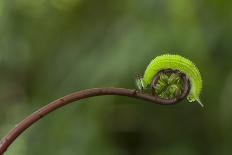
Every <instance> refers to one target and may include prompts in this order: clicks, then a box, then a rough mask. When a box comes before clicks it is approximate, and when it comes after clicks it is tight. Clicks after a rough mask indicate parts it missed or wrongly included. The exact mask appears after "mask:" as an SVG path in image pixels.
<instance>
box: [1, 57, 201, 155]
mask: <svg viewBox="0 0 232 155" xmlns="http://www.w3.org/2000/svg"><path fill="white" fill-rule="evenodd" d="M136 85H137V88H138V90H131V89H125V88H112V87H109V88H92V89H86V90H82V91H78V92H75V93H72V94H69V95H66V96H64V97H62V98H60V99H57V100H55V101H53V102H51V103H49V104H47V105H46V106H44V107H42V108H40V109H39V110H37V111H35V112H33V113H32V114H31V115H29V116H28V117H26V118H25V119H23V120H22V121H21V122H19V123H18V124H17V125H16V126H15V128H13V129H12V130H11V131H10V132H9V133H7V134H6V136H5V137H3V138H2V140H1V142H0V155H2V154H3V153H4V152H5V151H6V150H7V148H8V147H9V146H10V145H11V144H12V143H13V142H14V140H15V139H16V138H17V137H18V136H19V135H20V134H22V133H23V132H24V131H25V130H26V129H27V128H29V127H30V126H31V125H32V124H34V123H35V122H37V121H38V120H39V119H41V118H43V117H44V116H46V115H47V114H49V113H51V112H53V111H54V110H56V109H58V108H60V107H63V106H64V105H66V104H69V103H71V102H74V101H78V100H81V99H86V98H89V97H94V96H103V95H118V96H127V97H131V98H136V99H142V100H146V101H150V102H153V103H155V104H160V105H174V104H176V103H177V102H179V101H180V100H183V99H184V98H185V97H187V99H188V100H189V101H190V102H192V101H195V100H196V101H198V102H199V103H200V104H201V102H200V99H199V95H200V91H201V88H202V80H201V76H200V72H199V71H198V69H197V68H196V67H195V65H193V63H192V62H191V61H190V60H187V59H185V58H183V57H181V56H177V55H163V56H159V57H157V58H155V59H154V60H152V62H151V63H150V64H149V65H148V67H147V69H146V71H145V73H144V76H143V77H141V76H139V75H138V76H137V77H136Z"/></svg>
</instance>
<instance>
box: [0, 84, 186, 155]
mask: <svg viewBox="0 0 232 155" xmlns="http://www.w3.org/2000/svg"><path fill="white" fill-rule="evenodd" d="M103 95H119V96H128V97H131V98H137V99H142V100H146V101H150V102H153V103H156V104H161V105H172V104H175V103H177V102H178V101H179V100H182V99H183V98H178V99H177V98H175V99H172V100H165V99H161V98H158V97H155V96H151V95H148V94H144V93H141V92H137V91H136V90H131V89H125V88H93V89H86V90H82V91H78V92H75V93H72V94H69V95H67V96H64V97H62V98H60V99H57V100H55V101H53V102H51V103H49V104H47V105H45V106H44V107H42V108H41V109H39V110H37V111H35V112H34V113H32V114H31V115H29V116H28V117H26V118H25V119H24V120H22V121H21V122H20V123H18V124H17V125H16V126H15V128H13V129H12V130H11V131H10V132H9V133H8V134H7V135H6V136H5V137H4V138H2V140H1V142H0V155H2V154H3V153H4V152H5V151H6V150H7V148H8V147H9V146H10V145H11V144H12V143H13V142H14V140H15V139H16V138H17V137H18V136H19V135H20V134H22V133H23V132H24V131H25V130H26V129H27V128H29V127H30V126H31V125H32V124H34V123H35V122H37V121H38V120H39V119H41V118H42V117H44V116H46V115H47V114H49V113H50V112H52V111H54V110H56V109H58V108H60V107H62V106H64V105H66V104H68V103H71V102H74V101H78V100H81V99H85V98H89V97H94V96H103ZM186 95H187V94H186ZM186 95H185V96H186Z"/></svg>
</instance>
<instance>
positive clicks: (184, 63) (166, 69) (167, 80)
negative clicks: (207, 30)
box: [137, 54, 203, 106]
mask: <svg viewBox="0 0 232 155" xmlns="http://www.w3.org/2000/svg"><path fill="white" fill-rule="evenodd" d="M185 79H187V80H188V83H187V84H189V86H188V94H187V100H188V101H189V102H194V101H197V102H198V103H200V105H201V106H203V104H202V103H201V101H200V93H201V90H202V77H201V74H200V72H199V70H198V68H197V67H196V66H195V65H194V63H193V62H192V61H190V60H188V59H186V58H184V57H182V56H180V55H171V54H165V55H161V56H158V57H156V58H154V59H153V60H152V61H151V62H150V64H149V65H148V66H147V68H146V70H145V73H144V75H143V78H140V79H139V80H137V83H138V84H137V85H140V88H139V89H150V88H151V91H152V94H153V95H155V96H158V97H160V98H162V99H173V98H179V97H180V96H183V92H186V91H187V90H186V86H185V84H184V83H186V80H185Z"/></svg>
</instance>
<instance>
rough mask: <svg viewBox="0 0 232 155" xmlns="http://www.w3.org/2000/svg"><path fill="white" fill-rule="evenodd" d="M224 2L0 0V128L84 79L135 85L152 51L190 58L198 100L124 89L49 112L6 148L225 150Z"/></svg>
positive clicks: (162, 153)
mask: <svg viewBox="0 0 232 155" xmlns="http://www.w3.org/2000/svg"><path fill="white" fill-rule="evenodd" d="M231 6H232V1H230V0H201V1H195V0H0V107H1V108H0V136H1V137H3V136H4V135H5V134H6V133H7V132H8V130H9V129H11V128H12V127H14V125H15V124H16V123H17V122H19V121H20V120H22V119H23V118H24V117H25V116H27V115H28V114H30V113H32V112H33V111H35V110H36V109H38V108H39V107H41V106H43V105H45V104H47V103H49V102H50V101H52V100H54V99H56V98H59V97H61V96H64V95H66V94H68V93H71V92H74V91H78V90H82V89H86V88H92V87H107V86H115V87H125V88H135V86H134V74H135V73H136V72H140V73H143V72H144V70H145V68H146V66H147V65H148V63H149V62H150V60H151V59H152V58H154V57H155V56H157V55H160V54H163V53H176V54H180V55H183V56H185V57H187V58H189V59H191V60H192V61H194V62H195V63H196V64H197V66H198V67H199V69H200V71H201V73H202V76H203V80H204V81H203V82H204V89H203V92H202V95H201V99H202V102H203V103H204V104H205V108H201V107H200V106H199V105H198V104H197V103H191V104H190V103H188V102H187V101H183V102H182V103H180V104H177V105H175V106H159V105H154V104H150V103H147V102H145V101H141V100H135V99H131V98H126V97H116V96H105V97H96V98H91V99H87V100H83V101H79V102H76V103H73V104H71V105H68V106H66V107H64V108H62V109H59V110H57V111H55V112H54V113H52V114H50V115H48V116H47V117H45V118H44V119H42V120H41V121H39V122H38V123H36V124H35V125H33V126H32V127H31V128H30V129H29V130H27V131H26V132H25V133H24V134H23V135H21V136H20V137H19V138H18V139H17V140H16V141H15V143H13V145H12V146H11V147H10V148H9V150H8V151H7V153H6V155H41V154H42V155H144V154H146V155H186V154H187V155H219V154H220V155H228V154H231V153H232V132H231V130H232V101H231V96H232V67H231V66H232V61H231V58H232V52H231V50H232V44H231V40H232V11H231Z"/></svg>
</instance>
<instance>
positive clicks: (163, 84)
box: [154, 73, 183, 99]
mask: <svg viewBox="0 0 232 155" xmlns="http://www.w3.org/2000/svg"><path fill="white" fill-rule="evenodd" d="M154 91H155V94H157V95H158V96H159V97H160V98H163V99H173V98H176V97H177V96H180V95H181V93H182V92H183V81H182V79H181V78H180V76H179V75H178V74H175V73H171V74H164V73H161V75H160V78H159V79H158V81H157V84H156V85H155V90H154Z"/></svg>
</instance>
